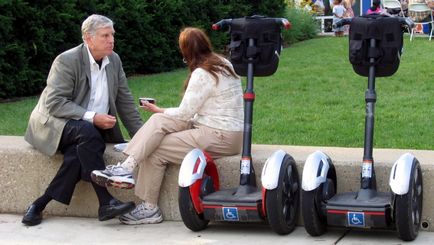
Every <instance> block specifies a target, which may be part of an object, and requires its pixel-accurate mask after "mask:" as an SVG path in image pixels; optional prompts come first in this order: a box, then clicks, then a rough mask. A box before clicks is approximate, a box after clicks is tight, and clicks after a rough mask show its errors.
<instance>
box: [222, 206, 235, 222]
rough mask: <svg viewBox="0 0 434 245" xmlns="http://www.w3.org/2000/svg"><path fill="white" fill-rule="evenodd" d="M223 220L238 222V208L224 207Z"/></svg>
mask: <svg viewBox="0 0 434 245" xmlns="http://www.w3.org/2000/svg"><path fill="white" fill-rule="evenodd" d="M222 209H223V219H224V220H227V221H238V220H239V218H238V209H237V208H225V207H223V208H222Z"/></svg>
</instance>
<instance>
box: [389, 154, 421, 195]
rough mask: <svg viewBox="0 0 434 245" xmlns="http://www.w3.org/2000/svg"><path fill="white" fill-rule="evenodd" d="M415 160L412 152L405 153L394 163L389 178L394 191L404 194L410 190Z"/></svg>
mask: <svg viewBox="0 0 434 245" xmlns="http://www.w3.org/2000/svg"><path fill="white" fill-rule="evenodd" d="M414 160H415V157H414V156H413V155H412V154H410V153H405V154H404V155H402V156H401V157H400V158H399V159H398V160H397V161H396V162H395V164H393V167H392V170H391V172H390V178H389V185H390V188H391V189H392V191H393V193H395V194H397V195H404V194H406V193H407V192H408V187H409V185H410V176H411V168H412V166H413V161H414Z"/></svg>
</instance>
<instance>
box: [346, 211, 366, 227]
mask: <svg viewBox="0 0 434 245" xmlns="http://www.w3.org/2000/svg"><path fill="white" fill-rule="evenodd" d="M347 218H348V225H349V226H359V227H364V226H365V214H364V213H360V212H348V213H347Z"/></svg>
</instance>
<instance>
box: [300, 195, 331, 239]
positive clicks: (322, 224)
mask: <svg viewBox="0 0 434 245" xmlns="http://www.w3.org/2000/svg"><path fill="white" fill-rule="evenodd" d="M320 189H321V188H317V189H315V190H313V191H304V190H301V216H302V217H303V222H304V228H305V230H306V231H307V233H309V235H311V236H320V235H322V234H324V233H325V232H326V230H327V228H326V227H327V220H326V219H324V218H323V217H321V216H320V214H319V212H318V210H319V207H318V205H319V204H318V203H317V202H318V200H317V199H318V196H319V193H318V192H319V190H320Z"/></svg>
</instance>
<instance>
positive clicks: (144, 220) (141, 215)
mask: <svg viewBox="0 0 434 245" xmlns="http://www.w3.org/2000/svg"><path fill="white" fill-rule="evenodd" d="M119 221H121V222H122V223H123V224H127V225H140V224H156V223H160V222H162V221H163V215H162V214H161V211H160V208H159V207H155V208H148V207H146V206H145V204H144V203H143V202H142V203H141V204H139V205H137V206H136V208H135V209H134V210H133V211H131V212H129V213H126V214H123V215H121V216H119Z"/></svg>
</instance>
